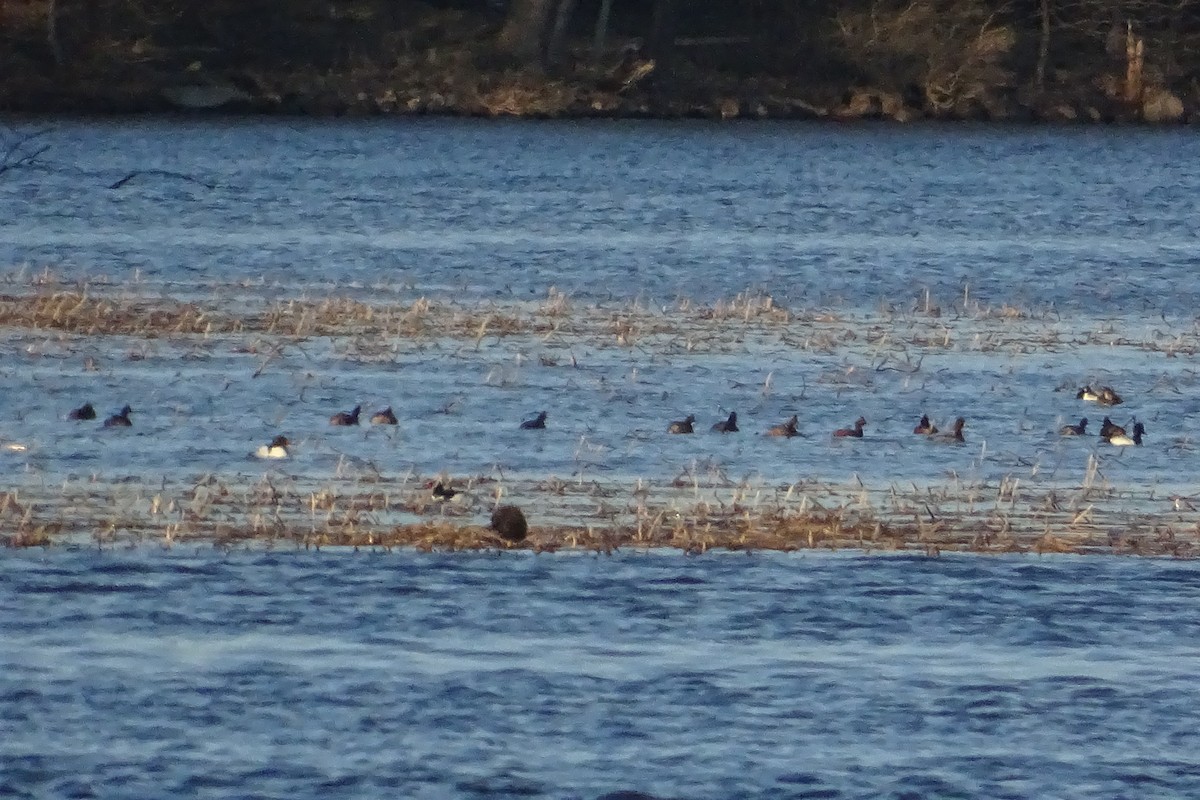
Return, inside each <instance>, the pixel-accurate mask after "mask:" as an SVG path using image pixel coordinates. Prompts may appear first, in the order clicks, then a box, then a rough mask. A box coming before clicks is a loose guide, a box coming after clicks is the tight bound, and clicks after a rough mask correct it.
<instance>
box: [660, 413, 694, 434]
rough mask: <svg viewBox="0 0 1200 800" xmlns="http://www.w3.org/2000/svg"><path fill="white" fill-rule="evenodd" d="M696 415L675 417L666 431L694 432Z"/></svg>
mask: <svg viewBox="0 0 1200 800" xmlns="http://www.w3.org/2000/svg"><path fill="white" fill-rule="evenodd" d="M695 423H696V415H695V414H688V415H687V417H686V418H684V419H677V420H675V421H674V422H672V423H671V424H670V425H668V426H667V433H695V432H696V428H695Z"/></svg>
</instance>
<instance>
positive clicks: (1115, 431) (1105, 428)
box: [1100, 417, 1125, 441]
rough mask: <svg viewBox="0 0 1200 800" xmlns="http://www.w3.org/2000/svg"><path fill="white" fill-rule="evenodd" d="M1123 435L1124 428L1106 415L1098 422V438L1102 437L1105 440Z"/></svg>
mask: <svg viewBox="0 0 1200 800" xmlns="http://www.w3.org/2000/svg"><path fill="white" fill-rule="evenodd" d="M1124 435H1125V429H1124V428H1122V427H1121V426H1120V425H1118V424H1116V423H1115V422H1113V421H1112V420H1111V419H1109V418H1108V417H1105V418H1104V421H1103V422H1101V423H1100V438H1101V439H1104V440H1105V441H1107V440H1109V439H1111V438H1112V437H1114V436H1124Z"/></svg>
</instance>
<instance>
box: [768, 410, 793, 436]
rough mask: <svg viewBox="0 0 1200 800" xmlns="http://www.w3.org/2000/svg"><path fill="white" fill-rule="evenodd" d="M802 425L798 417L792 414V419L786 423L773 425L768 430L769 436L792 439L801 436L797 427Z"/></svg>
mask: <svg viewBox="0 0 1200 800" xmlns="http://www.w3.org/2000/svg"><path fill="white" fill-rule="evenodd" d="M799 424H800V420H798V419H796V415H795V414H792V418H791V419H789V420H787V421H786V422H781V423H779V424H778V425H772V426H771V427H769V428H767V436H782V437H784V438H786V439H790V438H792V437H793V436H799V435H800V432H799V431H798V430H796V427H797V426H798V425H799Z"/></svg>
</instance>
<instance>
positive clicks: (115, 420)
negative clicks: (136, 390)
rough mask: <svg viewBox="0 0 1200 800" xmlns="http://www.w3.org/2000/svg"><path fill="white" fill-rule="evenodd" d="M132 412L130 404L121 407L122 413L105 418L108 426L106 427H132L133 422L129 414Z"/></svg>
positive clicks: (105, 425)
mask: <svg viewBox="0 0 1200 800" xmlns="http://www.w3.org/2000/svg"><path fill="white" fill-rule="evenodd" d="M132 412H133V409H132V408H130V407H129V406H125V407H124V408H122V409H121V413H119V414H113V415H112V416H111V417H109V418H108V419H106V420H104V427H106V428H132V427H133V423H132V422H130V420H129V415H130V414H131V413H132Z"/></svg>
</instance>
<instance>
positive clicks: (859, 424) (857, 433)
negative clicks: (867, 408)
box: [833, 417, 867, 439]
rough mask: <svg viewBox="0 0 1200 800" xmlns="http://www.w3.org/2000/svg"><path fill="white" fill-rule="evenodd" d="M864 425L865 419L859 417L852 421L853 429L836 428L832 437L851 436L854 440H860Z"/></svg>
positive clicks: (865, 423)
mask: <svg viewBox="0 0 1200 800" xmlns="http://www.w3.org/2000/svg"><path fill="white" fill-rule="evenodd" d="M866 425H867V419H866V417H859V418H858V419H856V420H854V427H853V428H838V429H837V430H836V431H834V432H833V435H834V436H838V437H842V436H852V437H854V438H855V439H861V438H862V437H863V428H865V427H866Z"/></svg>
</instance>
